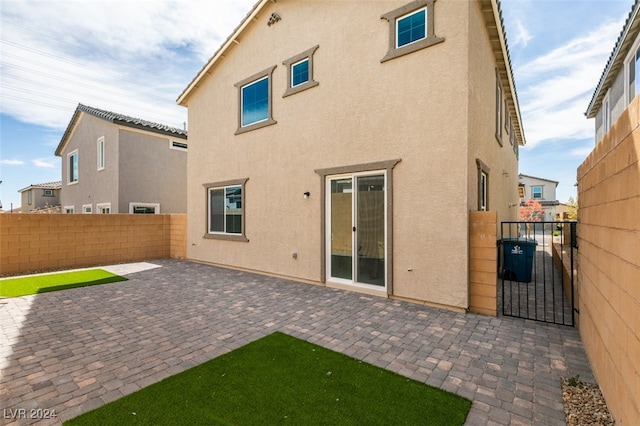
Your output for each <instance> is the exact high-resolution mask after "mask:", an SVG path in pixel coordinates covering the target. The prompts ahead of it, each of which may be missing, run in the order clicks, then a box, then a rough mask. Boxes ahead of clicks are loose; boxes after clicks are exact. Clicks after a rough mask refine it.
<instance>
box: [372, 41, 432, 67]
mask: <svg viewBox="0 0 640 426" xmlns="http://www.w3.org/2000/svg"><path fill="white" fill-rule="evenodd" d="M443 41H444V38H442V37H437V36H429V37H427V38H425V39H423V40H420V41H416V42H415V43H411V44H408V45H406V46H402V47H397V48H394V49H390V50H389V51H388V52H387V54H386V55H385V56H384V58H382V59H381V60H380V62H386V61H389V60H391V59H395V58H399V57H400V56H404V55H408V54H409V53H413V52H417V51H418V50H422V49H425V48H427V47H430V46H433V45H434V44H438V43H442V42H443Z"/></svg>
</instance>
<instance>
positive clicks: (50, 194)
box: [42, 189, 53, 197]
mask: <svg viewBox="0 0 640 426" xmlns="http://www.w3.org/2000/svg"><path fill="white" fill-rule="evenodd" d="M42 196H43V197H53V189H45V190H44V193H43V194H42Z"/></svg>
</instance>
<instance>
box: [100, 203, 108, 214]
mask: <svg viewBox="0 0 640 426" xmlns="http://www.w3.org/2000/svg"><path fill="white" fill-rule="evenodd" d="M96 213H98V214H109V213H111V203H99V204H96Z"/></svg>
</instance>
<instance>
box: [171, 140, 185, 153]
mask: <svg viewBox="0 0 640 426" xmlns="http://www.w3.org/2000/svg"><path fill="white" fill-rule="evenodd" d="M188 147H189V146H188V145H187V143H186V142H178V141H170V142H169V148H171V149H177V150H178V151H187V148H188Z"/></svg>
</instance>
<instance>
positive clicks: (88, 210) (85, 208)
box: [82, 204, 93, 214]
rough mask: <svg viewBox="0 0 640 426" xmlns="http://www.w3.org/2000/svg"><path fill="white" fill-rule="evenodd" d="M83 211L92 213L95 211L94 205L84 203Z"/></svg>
mask: <svg viewBox="0 0 640 426" xmlns="http://www.w3.org/2000/svg"><path fill="white" fill-rule="evenodd" d="M82 213H86V214H91V213H93V207H92V206H91V204H83V205H82Z"/></svg>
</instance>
